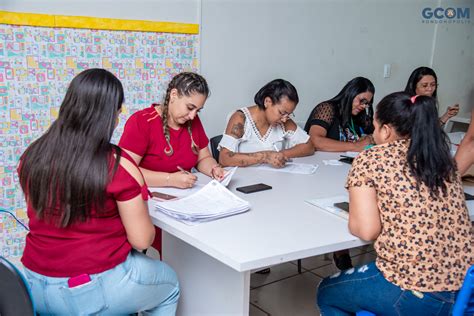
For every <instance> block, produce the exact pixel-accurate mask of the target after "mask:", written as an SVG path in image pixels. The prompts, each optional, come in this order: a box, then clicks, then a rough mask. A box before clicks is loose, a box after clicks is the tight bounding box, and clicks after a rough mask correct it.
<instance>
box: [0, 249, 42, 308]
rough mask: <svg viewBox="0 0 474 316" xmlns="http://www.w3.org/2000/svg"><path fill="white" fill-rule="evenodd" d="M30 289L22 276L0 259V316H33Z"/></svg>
mask: <svg viewBox="0 0 474 316" xmlns="http://www.w3.org/2000/svg"><path fill="white" fill-rule="evenodd" d="M35 314H36V310H35V306H34V304H33V300H32V298H31V292H30V288H29V286H28V283H27V282H26V280H25V278H24V277H23V274H22V273H21V272H20V271H19V270H18V269H17V268H16V267H15V266H14V265H13V264H12V263H11V262H9V261H8V260H7V259H5V258H3V257H0V315H2V316H9V315H27V316H29V315H35Z"/></svg>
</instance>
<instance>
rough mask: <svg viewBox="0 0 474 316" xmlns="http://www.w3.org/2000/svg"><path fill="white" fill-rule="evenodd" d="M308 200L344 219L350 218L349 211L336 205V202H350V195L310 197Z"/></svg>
mask: <svg viewBox="0 0 474 316" xmlns="http://www.w3.org/2000/svg"><path fill="white" fill-rule="evenodd" d="M306 202H307V203H309V204H311V205H315V206H317V207H319V208H321V209H323V210H325V211H327V212H329V213H331V214H334V215H337V216H339V217H342V218H344V219H349V212H347V211H344V210H342V209H341V208H339V207H336V206H334V203H340V202H349V196H348V195H337V196H333V197H330V198H321V199H310V200H306Z"/></svg>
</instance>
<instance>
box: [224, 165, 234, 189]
mask: <svg viewBox="0 0 474 316" xmlns="http://www.w3.org/2000/svg"><path fill="white" fill-rule="evenodd" d="M237 168H238V167H232V168H225V174H224V178H222V180H220V183H221V184H222V185H223V186H225V187H226V186H228V185H229V182H230V180H231V179H232V176H233V175H234V173H235V171H237Z"/></svg>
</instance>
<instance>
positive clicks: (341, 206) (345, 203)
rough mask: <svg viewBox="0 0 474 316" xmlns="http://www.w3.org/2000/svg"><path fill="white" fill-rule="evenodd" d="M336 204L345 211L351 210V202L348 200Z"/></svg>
mask: <svg viewBox="0 0 474 316" xmlns="http://www.w3.org/2000/svg"><path fill="white" fill-rule="evenodd" d="M334 206H335V207H337V208H339V209H341V210H343V211H346V212H349V203H348V202H338V203H334Z"/></svg>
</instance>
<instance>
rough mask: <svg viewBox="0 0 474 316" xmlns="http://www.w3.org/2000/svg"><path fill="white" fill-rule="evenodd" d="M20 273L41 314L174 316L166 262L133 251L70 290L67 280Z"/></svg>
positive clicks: (173, 284) (173, 287) (173, 280)
mask: <svg viewBox="0 0 474 316" xmlns="http://www.w3.org/2000/svg"><path fill="white" fill-rule="evenodd" d="M24 271H25V277H26V279H27V281H28V283H29V285H30V287H31V292H32V295H33V300H34V303H35V306H36V309H37V311H38V313H40V314H42V315H43V314H46V315H48V314H55V315H90V314H97V315H112V314H113V315H121V314H122V315H127V314H133V313H137V312H143V313H144V314H150V315H174V314H175V312H176V307H177V304H178V299H179V283H178V278H177V276H176V273H175V272H174V271H173V270H172V269H171V268H170V267H169V266H168V265H167V264H166V263H164V262H162V261H159V260H156V259H152V258H150V257H147V256H146V255H144V254H142V253H140V252H137V251H135V250H132V251H131V252H130V254H129V255H128V257H127V259H126V260H125V261H124V262H123V263H121V264H119V265H117V266H116V267H114V268H112V269H110V270H107V271H104V272H101V273H97V274H91V275H90V278H91V281H90V282H88V283H86V284H83V285H79V286H77V287H72V288H70V287H69V286H68V279H69V278H54V277H47V276H44V275H41V274H38V273H35V272H33V271H31V270H29V269H27V268H24Z"/></svg>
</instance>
